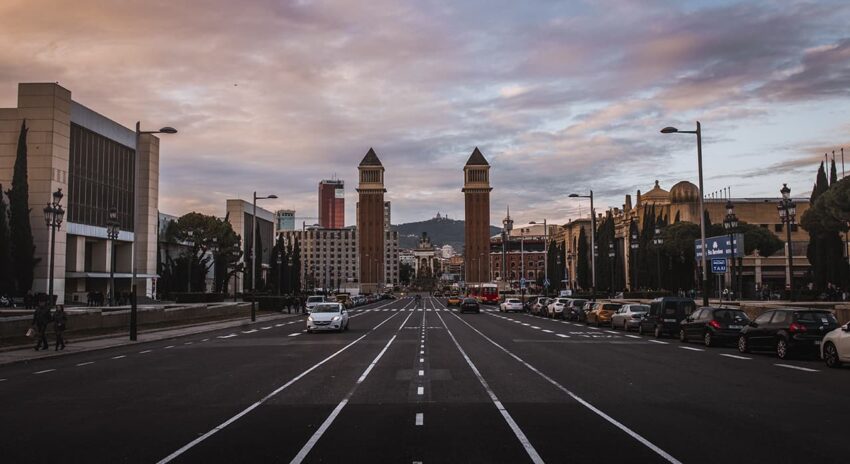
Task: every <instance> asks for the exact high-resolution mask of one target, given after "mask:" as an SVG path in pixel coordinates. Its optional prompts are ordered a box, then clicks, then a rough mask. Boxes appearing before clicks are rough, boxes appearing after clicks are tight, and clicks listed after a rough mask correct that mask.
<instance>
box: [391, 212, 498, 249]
mask: <svg viewBox="0 0 850 464" xmlns="http://www.w3.org/2000/svg"><path fill="white" fill-rule="evenodd" d="M393 228H394V229H395V230H397V231H398V240H399V247H400V248H408V249H409V248H416V246H417V245H419V237H420V236H421V235H422V232H427V233H428V236H429V237H431V243H433V244H434V246H437V247H441V246H443V245H447V244H448V245H451V246H452V247H454V249H455V251H457V252H458V253H461V252H462V251H463V240H464V237H463V229H464V221H460V220H456V219H447V218H444V217H436V218H432V219H428V220H427V221H419V222H408V223H406V224H397V225H394V226H393ZM500 231H501V229H500V228H498V227H493V226H490V235H496V234H498V233H499V232H500Z"/></svg>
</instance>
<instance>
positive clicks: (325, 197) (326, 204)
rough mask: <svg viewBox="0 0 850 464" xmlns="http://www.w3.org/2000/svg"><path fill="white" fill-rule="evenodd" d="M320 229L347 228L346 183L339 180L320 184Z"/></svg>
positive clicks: (324, 181) (325, 181)
mask: <svg viewBox="0 0 850 464" xmlns="http://www.w3.org/2000/svg"><path fill="white" fill-rule="evenodd" d="M319 227H321V228H323V229H342V228H343V227H345V182H344V181H342V180H338V179H331V180H327V179H326V180H323V181H321V182H319Z"/></svg>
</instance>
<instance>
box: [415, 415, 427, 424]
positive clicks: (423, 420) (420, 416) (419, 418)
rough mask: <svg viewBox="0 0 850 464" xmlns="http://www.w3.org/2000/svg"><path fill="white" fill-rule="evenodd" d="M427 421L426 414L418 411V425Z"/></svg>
mask: <svg viewBox="0 0 850 464" xmlns="http://www.w3.org/2000/svg"><path fill="white" fill-rule="evenodd" d="M424 423H425V414H423V413H421V412H417V413H416V425H423V424H424Z"/></svg>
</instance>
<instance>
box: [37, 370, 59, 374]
mask: <svg viewBox="0 0 850 464" xmlns="http://www.w3.org/2000/svg"><path fill="white" fill-rule="evenodd" d="M55 370H56V369H45V370H43V371H38V372H33V374H34V375H38V374H47V373H48V372H53V371H55Z"/></svg>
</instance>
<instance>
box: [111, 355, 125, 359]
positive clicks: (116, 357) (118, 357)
mask: <svg viewBox="0 0 850 464" xmlns="http://www.w3.org/2000/svg"><path fill="white" fill-rule="evenodd" d="M126 357H127V356H125V355H123V354H122V355H119V356H113V357H112V359H121V358H126Z"/></svg>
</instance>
